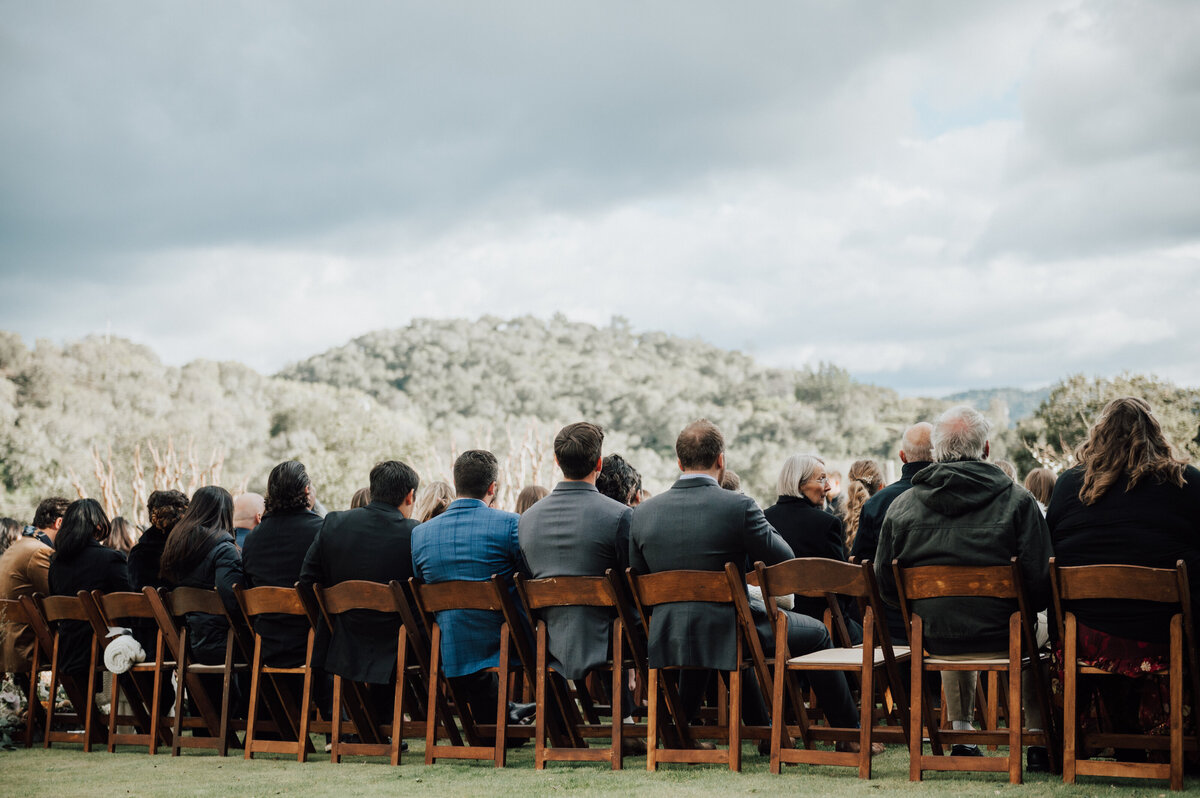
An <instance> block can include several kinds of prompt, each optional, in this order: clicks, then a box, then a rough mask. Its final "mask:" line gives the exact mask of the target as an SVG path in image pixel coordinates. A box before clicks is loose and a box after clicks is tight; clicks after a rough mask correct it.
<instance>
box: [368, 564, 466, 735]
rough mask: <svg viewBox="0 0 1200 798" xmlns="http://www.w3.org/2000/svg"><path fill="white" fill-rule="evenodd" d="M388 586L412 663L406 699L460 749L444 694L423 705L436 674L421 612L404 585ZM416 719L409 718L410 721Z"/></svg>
mask: <svg viewBox="0 0 1200 798" xmlns="http://www.w3.org/2000/svg"><path fill="white" fill-rule="evenodd" d="M388 587H390V588H391V590H392V601H393V604H394V605H395V607H396V611H397V612H398V613H400V620H401V623H402V624H403V625H404V629H405V634H406V635H407V637H408V648H409V655H410V657H411V659H410V662H411V663H415V664H416V672H415V673H413V668H412V666H411V665H410V666H409V678H408V679H407V680H406V689H407V691H408V695H407V696H406V698H411V697H413V696H415V697H416V698H417V700H419V701H420V702H421V706H420V707H419V708H418V712H419V713H420V720H422V721H423V722H424V721H427V720H428V717H429V713H436V721H437V723H438V724H439V725H440V726H441V729H442V731H441V736H442V737H445V738H446V739H448V740H449V741H450V744H451V745H458V746H461V745H462V744H463V740H462V736H461V735H460V734H459V731H458V725H457V724H456V723H455V722H454V717H455V714H454V712H453V711H452V710H451V709H450V706H449V704H448V703H447V700H446V696H445V694H443V693H442V692H441V691H440V690H439V691H438V695H437V701H436V702H435V703H434V705H433V706H432V707H430V706H428V705H427V704H425V701H426V700H427V699H428V695H429V683H430V681H432V680H435V679H436V678H437V675H436V673H434V672H432V671H430V669H429V668H430V658H429V634H430V630H429V629H428V628H427V626H426V623H425V620H424V616H423V613H421V611H420V610H419V609H418V608H417V605H416V600H415V599H414V598H413V595H412V592H411V591H410V589H409V586H408V585H407V584H403V583H401V582H398V581H397V580H395V579H393V580H392V581H391V582H390V583H388ZM417 719H418V718H417V717H416V716H414V717H413V720H417ZM422 728H424V727H422ZM469 742H470V744H471V745H478V744H479V743H478V742H477V741H475V740H471V741H469Z"/></svg>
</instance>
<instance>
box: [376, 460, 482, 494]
mask: <svg viewBox="0 0 1200 798" xmlns="http://www.w3.org/2000/svg"><path fill="white" fill-rule="evenodd" d="M499 477H500V463H499V461H498V460H496V455H494V454H492V453H491V452H488V451H484V450H483V449H468V450H467V451H465V452H463V453H462V454H460V455H459V456H458V459H457V460H455V461H454V492H455V493H457V494H458V497H459V498H460V499H482V498H483V497H484V496H486V495H487V491H488V487H490V486H491V484H492V483H493V482H495V481H496V480H497V479H499ZM374 493H375V490H374V488H372V489H371V494H372V495H374Z"/></svg>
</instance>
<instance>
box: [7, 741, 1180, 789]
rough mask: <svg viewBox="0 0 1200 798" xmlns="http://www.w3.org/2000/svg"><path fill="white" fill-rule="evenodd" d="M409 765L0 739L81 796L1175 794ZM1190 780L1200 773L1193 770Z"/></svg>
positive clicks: (834, 775) (884, 779)
mask: <svg viewBox="0 0 1200 798" xmlns="http://www.w3.org/2000/svg"><path fill="white" fill-rule="evenodd" d="M410 745H412V750H410V751H409V752H408V753H406V754H405V755H404V759H403V761H402V763H401V765H400V767H397V768H393V767H390V766H389V765H388V764H387V763H386V761H385V760H383V759H367V760H357V759H355V760H350V761H347V762H343V763H342V764H340V765H333V764H330V762H329V760H328V758H326V757H323V756H318V757H317V758H316V759H312V760H310V761H309V762H307V763H305V764H299V763H297V762H296V761H294V760H290V759H284V758H281V757H275V756H273V755H270V754H268V755H260V758H256V759H255V760H254V761H251V762H247V761H245V760H244V759H242V757H241V752H240V751H235V752H232V754H231V755H230V756H229V757H227V758H225V759H222V758H220V757H217V756H215V755H214V754H211V753H209V752H188V753H185V754H184V755H183V756H180V757H177V758H172V757H171V756H170V755H169V754H167V755H163V754H159V755H158V756H154V757H150V756H147V755H146V754H145V753H144V749H134V748H122V749H119V750H118V752H117V753H116V754H108V753H107V752H105V751H103V750H101V751H97V752H93V753H91V754H84V753H83V752H82V751H81V750H80V748H79V747H78V746H70V745H67V746H59V747H56V748H54V749H52V750H50V751H45V750H42V749H32V750H28V751H27V750H25V749H20V750H17V751H0V796H5V797H6V798H7V796H13V798H37V797H38V796H46V798H76V797H77V796H88V798H90V797H91V796H135V797H136V798H149V797H150V796H170V798H177V797H178V796H237V797H238V798H251V797H252V796H254V797H257V798H262V797H263V796H266V797H267V798H269V797H270V796H276V795H279V796H300V795H339V796H359V795H362V796H377V795H378V796H383V795H387V796H395V795H427V796H443V795H445V796H454V795H472V796H488V797H489V798H509V796H511V797H512V798H517V797H518V796H520V797H521V798H523V797H524V796H528V795H564V794H571V795H580V796H590V795H613V794H618V795H653V796H663V795H684V796H691V795H695V796H701V795H703V796H711V795H718V796H730V795H750V794H762V795H770V796H774V795H778V794H787V795H828V796H838V797H839V798H840V796H855V795H873V796H881V795H884V794H888V795H891V794H899V795H909V796H917V795H936V796H958V795H964V796H970V795H980V796H985V795H986V796H993V795H1008V796H1030V797H1031V798H1032V797H1034V796H1048V795H1056V796H1068V795H1069V796H1079V797H1080V798H1082V796H1101V795H1102V796H1118V795H1119V796H1148V797H1152V798H1157V797H1158V796H1168V795H1170V794H1171V793H1170V791H1169V790H1168V789H1167V786H1166V783H1165V782H1156V781H1132V780H1122V779H1097V778H1090V777H1081V778H1080V783H1079V784H1076V785H1074V786H1071V787H1068V786H1066V785H1064V784H1063V783H1062V780H1061V778H1059V777H1051V776H1047V775H1039V774H1027V775H1026V783H1025V784H1024V785H1021V786H1011V785H1009V784H1008V781H1007V779H1006V778H1005V777H1004V776H1003V775H1001V774H971V775H965V776H963V775H957V774H951V773H939V774H930V775H929V776H928V777H927V779H926V780H925V781H924V782H921V783H919V784H913V783H911V782H909V780H908V754H907V751H905V750H904V749H902V748H901V747H899V746H890V747H889V748H888V750H887V752H886V753H884V754H883V755H882V756H879V757H876V759H875V766H874V773H873V778H872V779H871V780H870V781H860V780H859V779H858V778H857V776H856V775H855V771H854V770H853V769H851V768H831V767H808V766H804V765H799V766H790V767H787V768H785V770H784V772H783V774H782V775H780V776H772V775H771V773H770V772H769V770H768V768H767V760H766V758H764V757H760V756H758V755H757V754H756V753H755V751H754V747H753V746H752V745H747V746H746V749H745V750H746V755H745V758H744V763H743V765H744V769H743V772H742V773H730V772H729V771H728V770H726V769H723V768H720V767H717V766H712V765H692V766H685V765H666V766H663V768H662V769H661V770H660V771H659V772H658V773H647V772H646V759H645V757H628V758H626V760H625V765H626V769H625V770H623V771H620V772H614V771H611V770H607V769H605V768H604V767H603V766H601V765H596V764H579V765H569V764H552V765H550V766H549V769H547V770H545V771H543V772H540V773H539V772H537V771H535V770H534V769H533V762H532V759H533V757H532V749H518V750H516V751H512V752H510V755H509V765H508V767H507V768H504V769H503V770H496V769H494V768H492V767H491V765H490V764H489V763H484V762H481V763H478V764H476V763H462V762H446V763H445V764H437V765H433V766H431V767H426V766H425V765H424V764H421V763H422V762H423V761H424V757H423V755H422V753H421V751H422V749H423V744H422V743H420V742H416V743H414V742H412V741H410ZM1187 786H1188V788H1189V789H1188V791H1189V792H1195V791H1197V788H1198V786H1200V782H1197V781H1196V780H1190V781H1189V782H1188V784H1187Z"/></svg>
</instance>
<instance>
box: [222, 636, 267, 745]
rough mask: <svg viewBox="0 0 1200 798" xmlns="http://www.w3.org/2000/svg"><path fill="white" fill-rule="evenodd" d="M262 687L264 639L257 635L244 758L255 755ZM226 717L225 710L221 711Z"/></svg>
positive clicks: (251, 675) (252, 664)
mask: <svg viewBox="0 0 1200 798" xmlns="http://www.w3.org/2000/svg"><path fill="white" fill-rule="evenodd" d="M261 689H262V639H261V638H259V637H258V636H257V635H255V638H254V654H253V656H252V657H251V660H250V707H249V709H248V711H247V713H246V739H245V742H244V744H243V745H242V749H243V750H242V758H244V759H252V758H253V757H254V738H255V732H256V728H255V727H256V726H257V724H258V699H259V695H258V694H259V690H261ZM221 714H222V717H224V712H222V713H221Z"/></svg>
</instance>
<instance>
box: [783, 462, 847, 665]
mask: <svg viewBox="0 0 1200 798" xmlns="http://www.w3.org/2000/svg"><path fill="white" fill-rule="evenodd" d="M827 481H828V476H827V474H826V473H825V461H824V460H822V459H821V458H820V457H817V456H816V455H814V454H794V455H792V456H791V457H789V458H788V459H787V460H785V461H784V463H783V468H782V469H780V471H779V498H778V499H776V500H775V504H773V505H771V506H770V507H768V508H767V509H766V510H764V511H763V515H765V516H766V518H767V521H768V522H770V524H771V526H773V527H775V531H776V532H778V533H779V534H780V535H781V536H782V537H783V539H784V540H785V541H786V542H787V544H788V545H789V546H791V547H792V553H793V554H795V555H796V556H797V557H824V558H826V559H830V560H841V561H842V562H845V561H846V546H845V542H844V541H845V536H844V535H843V533H842V522H841V519H839V518H838V517H837V516H835V515H831V514H830V513H827V512H825V510H824V509H823V506H824V502H825V485H826V483H827ZM848 608H849V607H848V606H845V607H843V612H845V610H846V609H848ZM795 610H796V612H799V613H803V614H804V615H808V616H809V617H811V618H816V619H817V620H822V619H823V618H824V617H825V600H824V599H812V598H804V597H802V596H796V597H795ZM846 625H847V627H849V630H850V636H851V637H852V638H853V642H854V643H855V644H857V643H861V642H862V627H861V626H859V625H858V624H857V623H856V622H855V619H854V618H853V616H848V617H847V618H846Z"/></svg>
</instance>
